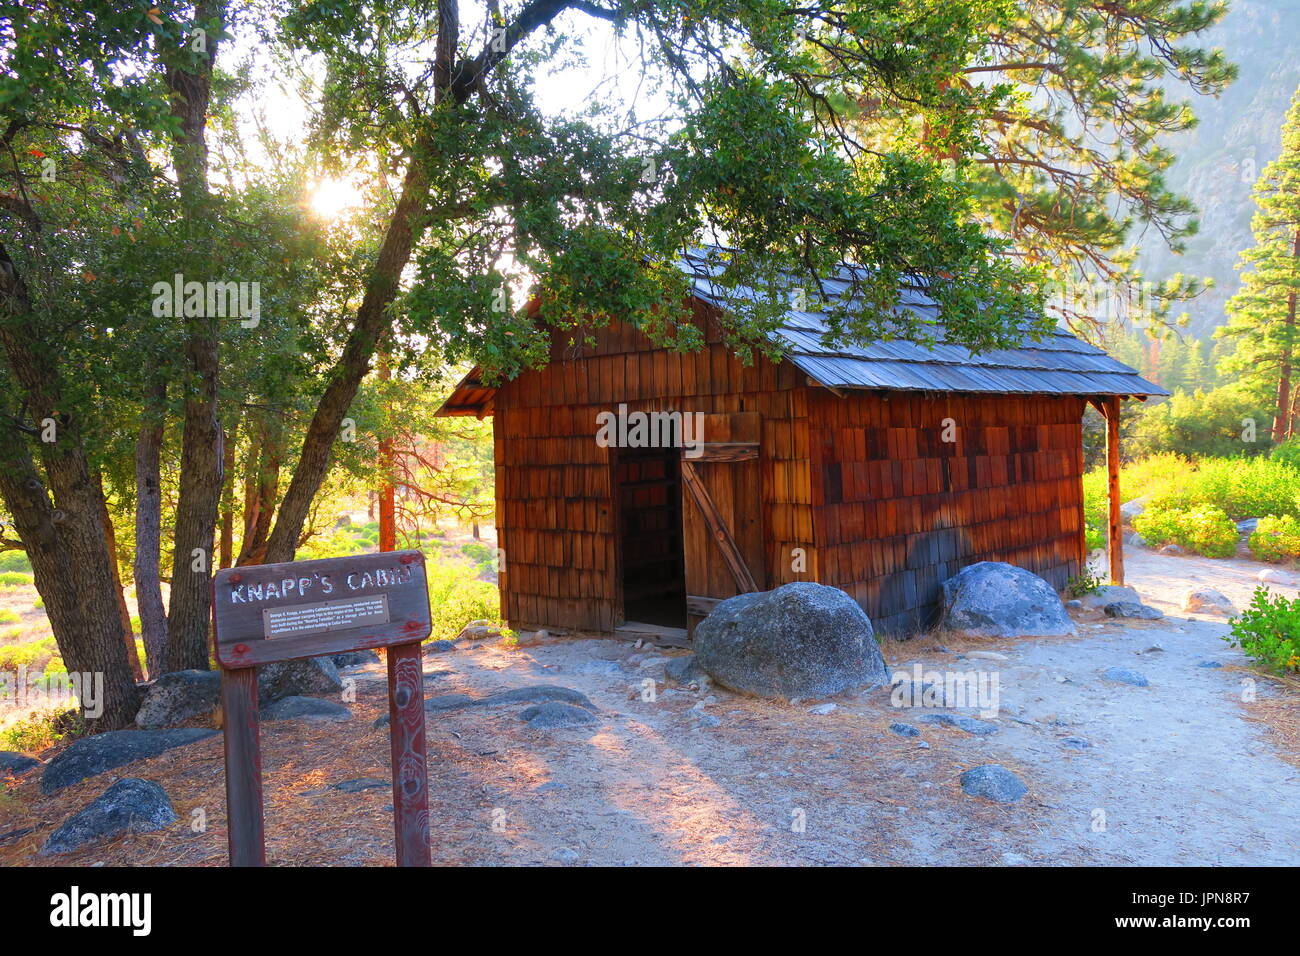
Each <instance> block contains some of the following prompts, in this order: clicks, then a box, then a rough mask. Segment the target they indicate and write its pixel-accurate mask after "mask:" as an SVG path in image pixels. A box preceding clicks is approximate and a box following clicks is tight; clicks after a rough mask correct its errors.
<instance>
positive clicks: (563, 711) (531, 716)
mask: <svg viewBox="0 0 1300 956" xmlns="http://www.w3.org/2000/svg"><path fill="white" fill-rule="evenodd" d="M519 719H520V720H522V721H524V722H525V723H526V724H528V726H529V727H531V728H533V729H534V730H558V729H560V728H562V727H583V726H589V725H591V724H596V723H599V721H598V720H597V719H596V718H595V717H593V716H592V714H591V712H590V711H587V710H583V709H582V708H581V707H575V706H574V705H573V704H566V703H564V702H563V701H559V700H548V701H546V702H545V703H542V704H534V705H533V706H532V707H528V708H525V709H524V710H523V711H522V712H520V714H519Z"/></svg>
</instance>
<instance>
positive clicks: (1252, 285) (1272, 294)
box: [1216, 89, 1300, 442]
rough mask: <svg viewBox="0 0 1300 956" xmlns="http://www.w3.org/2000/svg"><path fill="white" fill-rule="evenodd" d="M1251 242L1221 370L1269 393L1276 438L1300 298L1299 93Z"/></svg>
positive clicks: (1286, 412) (1290, 422)
mask: <svg viewBox="0 0 1300 956" xmlns="http://www.w3.org/2000/svg"><path fill="white" fill-rule="evenodd" d="M1254 198H1255V205H1256V213H1255V217H1254V219H1253V220H1252V222H1251V231H1252V233H1253V234H1254V237H1255V245H1254V246H1253V247H1252V248H1250V249H1248V250H1246V251H1245V252H1243V253H1242V255H1241V261H1240V263H1239V264H1238V268H1239V269H1242V270H1243V271H1244V275H1243V276H1242V288H1241V291H1240V292H1239V293H1237V294H1236V295H1235V296H1233V297H1232V299H1231V300H1229V302H1228V314H1229V316H1230V317H1231V318H1230V320H1229V322H1228V324H1227V325H1226V326H1224V327H1223V328H1221V329H1220V330H1219V331H1218V332H1217V333H1216V335H1219V336H1223V337H1225V338H1228V339H1231V340H1233V341H1234V342H1235V345H1236V347H1235V349H1234V350H1233V352H1232V354H1231V355H1230V356H1229V357H1228V358H1227V359H1225V360H1224V362H1223V365H1222V370H1223V371H1224V372H1228V373H1238V374H1240V375H1241V377H1242V379H1243V380H1244V381H1247V382H1252V383H1255V384H1265V383H1266V384H1267V385H1268V386H1269V391H1270V392H1271V393H1272V394H1273V396H1274V408H1275V412H1274V416H1273V440H1274V441H1275V442H1280V441H1285V440H1286V439H1287V438H1288V437H1290V436H1291V435H1292V434H1293V432H1294V431H1295V424H1296V423H1295V412H1294V402H1293V398H1294V396H1293V394H1292V393H1293V391H1294V385H1293V382H1292V378H1293V376H1294V373H1295V364H1296V361H1297V359H1298V358H1300V356H1297V354H1296V346H1297V343H1298V340H1297V334H1296V297H1297V295H1298V294H1300V89H1298V90H1296V94H1295V96H1294V98H1293V99H1292V101H1291V108H1290V109H1289V110H1288V111H1287V115H1286V121H1285V122H1284V123H1283V125H1282V154H1281V155H1280V156H1279V157H1278V158H1277V159H1276V160H1275V161H1274V162H1272V163H1270V164H1269V165H1268V166H1267V167H1266V168H1265V169H1264V172H1263V174H1262V175H1261V176H1260V178H1259V181H1258V182H1257V183H1256V184H1255V189H1254Z"/></svg>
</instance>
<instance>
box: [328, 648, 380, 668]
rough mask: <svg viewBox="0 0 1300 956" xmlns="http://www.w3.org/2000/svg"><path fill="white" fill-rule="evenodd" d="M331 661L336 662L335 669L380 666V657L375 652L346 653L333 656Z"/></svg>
mask: <svg viewBox="0 0 1300 956" xmlns="http://www.w3.org/2000/svg"><path fill="white" fill-rule="evenodd" d="M330 660H331V661H333V662H334V666H335V667H360V666H362V665H363V664H378V663H379V655H378V654H376V653H375V652H374V651H368V650H367V651H345V652H344V653H342V654H333V655H331V656H330Z"/></svg>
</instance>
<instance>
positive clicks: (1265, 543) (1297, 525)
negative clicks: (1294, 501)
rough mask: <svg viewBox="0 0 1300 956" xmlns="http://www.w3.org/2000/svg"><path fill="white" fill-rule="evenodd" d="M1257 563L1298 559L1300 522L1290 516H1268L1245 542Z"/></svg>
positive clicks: (1299, 556)
mask: <svg viewBox="0 0 1300 956" xmlns="http://www.w3.org/2000/svg"><path fill="white" fill-rule="evenodd" d="M1246 545H1247V547H1249V548H1250V553H1251V554H1253V555H1254V556H1255V559H1256V560H1257V561H1271V562H1274V563H1277V562H1281V561H1294V560H1296V559H1297V558H1300V520H1298V519H1296V518H1295V517H1294V516H1292V515H1282V516H1281V517H1277V516H1276V515H1269V516H1267V517H1265V518H1260V519H1259V525H1258V526H1257V527H1256V528H1255V531H1254V532H1253V533H1252V534H1251V536H1250V540H1248V541H1247V542H1246Z"/></svg>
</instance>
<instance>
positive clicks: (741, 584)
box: [682, 459, 758, 593]
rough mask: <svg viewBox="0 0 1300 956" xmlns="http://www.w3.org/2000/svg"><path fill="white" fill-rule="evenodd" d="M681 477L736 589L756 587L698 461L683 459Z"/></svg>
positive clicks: (744, 589) (746, 589)
mask: <svg viewBox="0 0 1300 956" xmlns="http://www.w3.org/2000/svg"><path fill="white" fill-rule="evenodd" d="M682 481H683V483H684V484H685V485H686V487H687V489H688V490H689V491H690V493H691V498H692V500H693V501H694V502H695V506H696V508H697V509H698V510H699V513H700V516H701V517H702V518H703V519H704V523H705V525H706V526H707V527H708V529H709V532H710V533H711V534H712V536H713V541H714V543H715V544H716V545H717V546H718V550H719V551H720V552H721V554H722V560H723V561H724V562H725V563H726V565H727V570H728V571H730V572H731V576H732V578H733V579H734V580H735V582H736V587H737V589H738V590H740V591H741V593H747V592H750V591H757V590H758V585H757V584H755V583H754V576H753V575H752V574H750V571H749V567H748V566H747V565H746V564H745V559H744V557H743V556H742V555H741V553H740V549H739V548H737V547H736V541H735V539H734V538H733V537H732V536H731V530H730V529H729V528H728V527H727V524H726V522H725V521H724V520H723V518H722V515H721V514H719V512H718V508H717V506H716V505H715V504H714V503H713V499H712V498H711V497H709V492H708V489H706V488H705V487H704V482H703V481H701V480H700V475H699V472H697V471H696V470H695V465H694V464H693V463H692V462H690V461H689V460H687V459H682Z"/></svg>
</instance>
